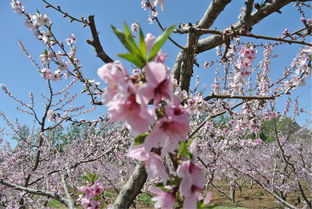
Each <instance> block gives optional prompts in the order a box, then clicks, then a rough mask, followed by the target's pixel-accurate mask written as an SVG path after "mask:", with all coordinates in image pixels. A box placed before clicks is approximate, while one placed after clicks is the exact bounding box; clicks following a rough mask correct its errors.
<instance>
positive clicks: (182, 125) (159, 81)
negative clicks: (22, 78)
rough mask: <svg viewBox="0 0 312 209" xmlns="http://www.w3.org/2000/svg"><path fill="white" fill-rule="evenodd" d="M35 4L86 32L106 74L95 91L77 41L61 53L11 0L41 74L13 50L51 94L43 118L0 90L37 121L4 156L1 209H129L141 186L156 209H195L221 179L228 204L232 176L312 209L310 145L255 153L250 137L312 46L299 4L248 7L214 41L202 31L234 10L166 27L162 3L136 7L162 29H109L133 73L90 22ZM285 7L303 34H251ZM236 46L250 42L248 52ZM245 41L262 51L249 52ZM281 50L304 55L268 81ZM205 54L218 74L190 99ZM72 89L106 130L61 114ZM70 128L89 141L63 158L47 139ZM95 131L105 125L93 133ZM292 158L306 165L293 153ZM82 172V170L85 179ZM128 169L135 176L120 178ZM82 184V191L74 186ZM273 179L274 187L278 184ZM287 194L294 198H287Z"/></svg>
mask: <svg viewBox="0 0 312 209" xmlns="http://www.w3.org/2000/svg"><path fill="white" fill-rule="evenodd" d="M42 2H43V3H44V4H45V5H46V7H47V8H51V9H53V10H55V11H57V12H58V13H60V14H62V15H64V17H65V18H68V19H69V21H70V22H78V23H80V24H82V25H83V26H84V27H89V28H90V31H91V36H92V39H91V40H87V43H88V44H90V45H91V46H93V47H94V49H95V52H96V56H97V57H99V58H100V59H101V60H102V61H103V62H104V63H105V64H104V65H103V66H101V67H99V68H98V70H97V73H98V76H99V78H100V79H102V80H103V81H104V82H105V84H106V88H105V89H104V90H102V88H101V87H100V84H99V83H97V82H95V81H94V80H91V79H88V78H86V77H85V75H84V73H83V71H82V69H83V67H82V65H80V61H79V59H78V57H79V55H78V54H77V52H76V46H75V41H76V36H75V35H71V36H70V37H68V38H67V39H66V44H65V43H63V41H61V40H59V39H57V38H56V35H55V33H54V31H53V24H52V21H51V20H50V18H49V17H48V15H46V14H41V13H40V12H39V11H37V12H36V13H34V14H31V13H29V12H28V10H27V9H26V8H25V7H24V6H23V4H22V2H20V1H19V0H13V1H12V2H11V7H12V8H13V10H14V11H15V12H16V13H17V14H19V15H21V16H23V17H24V18H25V21H26V26H27V27H28V28H29V29H30V30H31V31H32V32H33V33H34V35H35V37H36V38H37V39H38V40H40V41H42V43H43V44H44V46H45V47H46V50H45V51H44V53H42V54H41V55H40V56H39V58H40V64H38V63H37V61H36V59H34V58H33V57H32V56H31V55H30V54H29V52H28V51H27V49H26V48H25V47H24V45H23V43H22V42H21V41H20V42H19V45H20V47H21V49H22V50H23V51H24V53H25V54H26V55H27V56H28V58H29V59H30V60H31V61H32V63H33V64H34V66H35V67H36V68H37V69H38V72H39V73H40V74H41V76H42V78H43V79H45V80H46V82H47V85H48V89H49V94H48V96H43V98H44V101H45V103H44V111H43V112H44V113H43V115H42V117H40V116H39V113H38V112H37V111H36V109H35V104H34V95H33V94H32V93H31V94H30V103H29V104H28V103H25V102H23V101H21V100H19V99H18V98H16V97H15V96H14V95H13V94H12V93H11V92H10V91H9V90H8V89H7V88H6V87H5V86H4V85H2V88H3V91H4V92H5V93H6V94H7V95H8V96H10V97H12V98H13V99H14V100H15V101H17V102H18V103H19V105H20V106H21V108H20V109H21V111H22V112H24V113H26V114H29V115H31V116H32V117H33V118H34V119H35V123H36V124H37V127H38V128H39V134H36V133H37V132H36V130H34V131H33V133H31V134H29V135H28V136H19V137H20V139H21V140H20V142H19V144H18V146H17V148H15V149H12V148H10V146H9V145H7V146H5V149H4V150H3V151H2V152H1V155H2V159H3V161H2V162H1V171H0V184H1V186H2V187H3V190H2V191H1V192H0V195H1V196H0V198H1V199H0V201H1V204H2V205H3V206H4V207H12V208H14V207H16V208H28V207H32V206H31V205H32V204H34V205H36V207H40V208H42V207H47V205H48V202H49V200H50V199H55V200H58V201H60V202H61V203H63V204H64V205H66V206H67V207H69V208H75V207H76V206H77V201H78V202H80V203H81V204H82V206H83V207H84V208H100V207H101V206H100V204H99V202H98V201H97V200H98V198H99V196H100V195H101V194H102V193H103V190H105V189H106V188H114V189H115V191H116V192H118V196H117V198H116V199H115V200H114V202H113V203H112V204H111V205H110V206H109V207H111V208H114V209H115V208H129V207H130V206H131V204H133V202H134V201H135V198H136V197H137V195H138V194H139V193H140V192H141V191H142V189H143V187H144V184H145V183H146V181H147V179H149V183H148V184H149V188H148V189H147V190H148V191H150V192H151V193H152V194H153V195H154V197H153V199H152V200H154V201H155V207H156V208H166V209H169V208H187V209H188V208H204V207H205V206H207V205H208V204H209V203H210V201H211V199H212V196H211V193H210V191H209V189H210V188H211V187H215V188H217V186H216V185H215V184H213V183H212V181H213V179H214V178H215V177H221V176H223V175H226V176H227V179H230V181H231V182H230V185H231V195H230V197H229V198H230V199H232V200H233V201H235V195H234V192H233V191H234V188H235V185H237V179H236V176H237V175H240V176H241V177H247V178H249V179H252V180H254V181H256V182H257V183H258V184H259V185H260V186H261V187H262V188H263V189H265V190H266V191H267V192H268V193H269V194H270V195H272V196H273V197H274V198H275V199H277V200H278V201H279V202H280V203H281V204H283V205H284V206H287V207H289V208H297V206H295V205H293V204H292V203H291V202H289V201H288V199H287V193H289V192H291V191H294V190H296V192H297V191H299V196H300V198H302V199H303V205H304V207H309V208H312V202H311V198H310V197H309V195H308V193H309V191H310V192H311V188H310V187H309V186H307V185H309V184H310V183H311V182H312V179H311V175H310V174H311V173H309V172H311V169H312V168H311V158H309V157H307V156H309V155H311V150H308V149H307V147H308V146H309V145H310V144H311V142H309V141H304V142H299V141H296V143H295V142H294V143H291V140H289V139H290V138H291V137H293V136H292V134H294V135H295V136H298V137H301V135H302V133H300V132H296V133H290V134H289V137H287V135H285V134H284V135H281V134H279V133H278V130H277V129H276V128H275V136H276V143H274V145H272V146H270V145H266V144H264V143H263V142H262V140H261V138H260V136H259V131H260V128H261V124H262V122H263V121H265V120H277V119H276V118H277V116H278V114H277V112H276V109H275V108H274V106H275V105H276V103H275V101H276V99H277V98H279V97H281V96H283V95H285V94H289V93H290V92H291V91H293V90H295V89H296V88H297V87H298V86H300V85H303V84H304V81H305V80H306V79H307V78H308V76H309V75H310V74H311V59H312V44H311V43H309V41H308V40H307V39H308V38H309V36H310V35H311V28H312V19H309V18H308V17H306V11H309V9H311V5H310V4H309V3H308V1H304V0H301V1H294V0H284V1H279V0H266V1H264V2H261V3H259V2H257V1H254V0H246V1H244V3H242V8H241V13H240V15H239V17H238V19H237V20H236V22H230V23H229V25H228V27H227V28H225V29H223V30H214V29H211V28H212V26H214V25H213V24H214V22H215V21H216V20H217V18H218V17H219V16H220V15H221V14H222V12H223V10H224V9H225V8H226V7H227V6H228V5H229V4H231V1H230V0H213V1H211V2H210V3H209V5H208V7H207V10H206V12H205V13H204V14H203V16H202V18H201V19H199V20H198V22H196V23H186V24H179V25H173V26H170V27H168V28H164V27H163V25H162V23H161V21H160V20H159V18H158V16H159V13H158V12H159V11H158V8H160V9H161V10H164V8H165V2H164V1H161V0H147V1H145V0H142V2H141V6H142V8H143V9H145V10H147V11H148V20H149V21H150V22H151V23H152V22H156V24H157V25H158V26H159V27H160V29H161V30H162V33H161V34H160V35H159V36H154V35H152V34H150V33H147V34H146V35H145V34H144V33H143V30H142V28H141V27H140V26H139V25H138V24H137V23H134V24H132V25H131V27H130V28H129V27H128V26H127V25H126V24H125V25H124V30H123V31H121V30H119V29H117V28H115V27H114V26H112V31H113V32H114V33H115V34H116V36H117V38H118V39H119V40H120V42H121V43H122V44H123V46H124V47H125V49H126V50H127V52H126V53H124V54H120V55H118V56H119V57H120V58H122V59H123V60H126V61H127V62H129V63H131V67H132V69H131V70H128V69H127V68H126V67H125V65H124V64H123V63H122V62H121V61H117V60H114V59H113V58H112V57H111V55H110V53H109V52H106V51H105V50H104V48H103V46H102V45H101V41H100V37H99V34H98V32H97V28H96V24H95V19H94V16H89V17H88V18H87V19H86V18H76V17H74V16H72V15H70V14H69V13H68V12H66V11H64V10H63V9H62V8H61V7H60V6H56V5H53V4H51V3H49V2H48V1H46V0H42ZM233 3H234V2H233ZM236 4H237V2H236ZM288 5H294V9H297V10H298V12H299V14H301V16H302V18H301V20H298V21H301V23H302V28H299V29H298V30H296V31H294V32H290V31H288V30H287V29H286V30H284V31H281V36H280V37H271V36H265V35H263V34H260V35H259V34H253V33H252V32H253V31H252V27H253V26H254V25H257V24H261V22H260V21H261V20H263V19H265V18H267V17H269V16H270V15H272V14H273V13H281V11H282V10H283V8H284V7H286V6H288ZM282 15H283V14H281V16H282ZM173 33H176V34H187V41H186V44H185V46H182V45H181V44H179V43H178V42H177V41H175V40H174V39H173V38H172V34H173ZM207 34H208V36H207ZM240 37H246V38H248V39H250V40H249V41H250V42H248V43H245V42H243V41H241V39H240ZM167 39H168V42H169V41H170V42H171V43H172V44H173V45H174V46H175V47H178V48H180V52H179V53H178V55H177V56H176V59H175V62H174V63H173V65H172V66H171V67H170V66H169V65H168V64H166V59H167V54H166V53H165V52H164V51H162V50H161V47H162V46H163V45H164V43H165V42H166V40H167ZM253 39H260V40H267V41H270V42H266V43H265V44H254V43H252V40H253ZM285 44H295V45H301V46H302V48H300V49H299V51H298V54H297V55H296V56H295V57H294V59H293V60H292V62H291V64H290V66H289V67H287V68H286V69H285V70H284V71H283V72H282V73H281V75H280V77H279V78H277V79H276V80H273V79H271V77H270V70H271V67H270V64H271V60H272V59H273V58H274V57H275V56H274V55H273V50H274V48H275V47H277V46H284V47H287V46H285ZM214 48H216V51H217V59H216V60H209V61H206V62H205V63H204V65H203V67H205V68H207V67H209V68H213V69H214V72H215V79H214V82H213V83H211V92H210V93H209V94H207V93H206V92H207V91H205V90H203V89H201V90H198V88H199V87H198V85H199V81H196V84H195V87H194V88H192V87H191V79H192V77H193V67H194V66H199V64H198V63H197V59H196V58H197V57H198V56H199V55H200V54H202V53H205V52H207V51H209V50H211V49H214ZM257 51H263V56H260V57H261V58H260V59H259V61H257V63H255V60H256V57H257V56H258V54H257ZM216 65H217V66H216ZM53 68H55V69H56V70H55V71H53V70H52V69H53ZM61 80H67V81H68V84H67V85H66V86H65V87H64V88H62V89H60V90H56V89H54V88H53V83H54V82H58V81H61ZM77 82H81V83H83V85H84V89H83V90H82V91H81V93H82V94H87V95H88V96H89V97H90V98H91V103H92V105H94V106H98V105H105V106H106V107H107V108H108V110H107V115H108V116H107V117H108V119H107V118H105V117H99V118H98V119H96V120H93V121H87V120H76V117H77V116H78V115H83V114H86V113H88V112H90V111H92V110H93V109H85V108H84V107H71V106H69V105H70V104H72V103H73V101H74V100H75V98H76V96H75V95H73V96H70V94H71V92H70V91H71V90H72V86H73V85H74V84H75V83H77ZM206 94H207V95H206ZM103 111H104V110H103ZM286 112H288V110H287V108H286ZM297 114H298V104H297V105H296V108H295V115H297ZM221 115H227V116H228V120H227V121H224V122H222V123H220V122H218V121H217V120H216V118H217V117H219V116H221ZM1 116H2V117H3V118H4V119H5V120H6V122H7V124H8V125H9V126H10V127H11V128H12V129H13V131H15V133H16V134H18V132H17V131H16V130H17V126H18V124H14V123H11V122H10V120H9V119H8V118H7V117H6V116H5V114H4V113H2V112H1ZM48 120H49V121H50V122H52V123H49V122H48ZM67 121H69V122H71V123H74V124H79V125H81V124H88V125H90V129H88V131H87V137H82V136H78V137H77V138H80V137H82V139H81V140H78V141H75V142H72V143H69V144H66V145H64V146H61V149H60V148H59V146H56V144H57V143H58V142H59V141H58V140H60V139H56V140H51V134H53V133H54V132H53V131H55V130H56V129H57V128H59V127H61V126H62V124H63V123H65V122H67ZM103 122H105V123H104V125H103V126H101V125H98V124H102V123H103ZM118 122H122V123H123V124H120V123H118ZM275 122H276V121H275ZM275 124H276V123H275ZM91 127H93V128H95V129H96V130H95V129H92V128H91ZM290 135H291V137H290ZM272 147H274V149H273V148H272ZM300 149H301V150H302V153H305V155H295V154H292V152H295V151H296V150H300ZM261 152H266V155H265V156H263V157H262V158H263V159H262V160H261V159H260V160H257V159H255V155H256V154H258V153H261ZM274 156H275V157H274ZM276 156H277V157H276ZM270 158H273V159H274V163H275V164H274V165H275V166H274V167H272V166H270V165H269V164H265V161H267V160H268V159H270ZM135 161H137V164H136V165H134V162H135ZM60 162H61V163H60ZM86 168H87V169H88V170H89V171H88V172H87V175H86V176H84V171H83V170H84V169H86ZM112 168H115V170H119V169H120V172H119V171H112V172H113V173H114V174H113V175H112V174H110V171H109V170H112ZM128 170H132V173H130V174H128V173H127V171H128ZM94 173H96V175H94ZM109 174H110V175H109ZM79 176H83V179H84V181H81V180H78V177H79ZM96 176H98V178H97V177H96ZM281 176H282V178H283V179H282V180H280V179H278V178H279V177H281ZM125 177H127V178H128V180H125V181H124V182H122V183H123V185H120V181H118V179H123V178H125ZM104 182H106V183H104ZM104 184H105V185H104ZM310 185H311V184H310ZM291 186H293V187H295V188H296V189H293V190H291V189H290V188H289V187H291ZM77 187H79V191H80V195H79V198H78V199H77V198H76V199H75V198H74V196H73V193H77V191H76V190H75V189H74V188H77ZM286 187H287V188H286ZM285 188H286V190H285V191H284V189H285ZM7 189H8V190H7ZM221 192H222V191H221ZM223 193H224V192H223ZM10 196H11V197H13V196H14V197H15V198H14V199H13V198H10ZM38 196H40V198H38Z"/></svg>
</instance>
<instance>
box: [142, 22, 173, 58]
mask: <svg viewBox="0 0 312 209" xmlns="http://www.w3.org/2000/svg"><path fill="white" fill-rule="evenodd" d="M174 28H175V25H173V26H171V27H170V28H168V29H166V30H165V31H164V32H163V33H162V34H161V35H160V36H158V37H157V39H156V40H155V42H154V45H153V47H152V49H151V52H150V54H149V56H148V61H151V60H152V59H154V57H155V56H156V55H157V53H158V51H159V50H160V48H161V47H162V46H163V45H164V43H165V41H166V40H167V39H168V37H169V36H170V34H171V33H172V32H173V30H174Z"/></svg>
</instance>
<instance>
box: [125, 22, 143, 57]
mask: <svg viewBox="0 0 312 209" xmlns="http://www.w3.org/2000/svg"><path fill="white" fill-rule="evenodd" d="M124 30H125V37H126V41H127V44H128V45H129V47H130V49H131V50H129V51H130V52H131V53H133V54H136V55H138V56H142V54H141V51H140V49H139V47H138V46H137V44H136V43H135V40H134V38H133V36H132V34H131V31H130V29H129V27H128V25H127V24H126V23H124Z"/></svg>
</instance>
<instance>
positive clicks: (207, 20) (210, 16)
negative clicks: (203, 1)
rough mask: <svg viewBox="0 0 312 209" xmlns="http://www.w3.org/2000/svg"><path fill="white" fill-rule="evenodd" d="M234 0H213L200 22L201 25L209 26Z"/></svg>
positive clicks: (203, 26)
mask: <svg viewBox="0 0 312 209" xmlns="http://www.w3.org/2000/svg"><path fill="white" fill-rule="evenodd" d="M231 1H232V0H212V1H211V3H210V5H209V7H208V9H207V10H206V12H205V14H204V16H203V17H202V18H201V20H200V21H199V23H198V26H199V27H202V28H209V27H210V26H212V24H213V23H214V21H215V20H216V19H217V17H218V16H219V15H220V13H221V12H222V11H223V9H224V8H225V7H226V5H227V4H229V3H230V2H231Z"/></svg>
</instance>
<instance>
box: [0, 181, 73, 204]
mask: <svg viewBox="0 0 312 209" xmlns="http://www.w3.org/2000/svg"><path fill="white" fill-rule="evenodd" d="M0 184H2V185H5V186H7V187H10V188H13V189H16V190H19V191H24V192H27V193H30V194H35V195H40V196H45V197H49V198H52V199H55V200H58V201H60V202H61V203H63V204H64V205H66V206H68V205H69V201H68V200H67V199H65V198H63V197H61V196H60V195H58V194H57V193H52V192H47V191H42V190H38V189H32V188H28V187H23V186H20V185H17V184H12V183H10V182H7V181H4V180H3V179H0Z"/></svg>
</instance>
